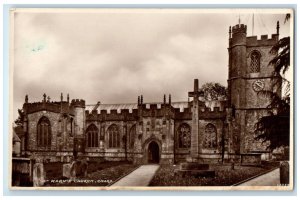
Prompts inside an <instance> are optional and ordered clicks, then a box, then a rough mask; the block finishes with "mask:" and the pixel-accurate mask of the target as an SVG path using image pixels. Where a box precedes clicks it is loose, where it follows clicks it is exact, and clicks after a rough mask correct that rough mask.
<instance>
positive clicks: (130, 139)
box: [128, 125, 136, 149]
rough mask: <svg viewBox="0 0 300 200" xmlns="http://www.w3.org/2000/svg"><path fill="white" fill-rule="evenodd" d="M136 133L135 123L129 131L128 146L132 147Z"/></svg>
mask: <svg viewBox="0 0 300 200" xmlns="http://www.w3.org/2000/svg"><path fill="white" fill-rule="evenodd" d="M135 135H136V125H133V126H132V127H131V129H130V131H129V142H128V143H129V147H130V148H131V149H132V148H133V147H134V139H135Z"/></svg>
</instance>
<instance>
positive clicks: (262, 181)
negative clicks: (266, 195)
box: [238, 168, 280, 186]
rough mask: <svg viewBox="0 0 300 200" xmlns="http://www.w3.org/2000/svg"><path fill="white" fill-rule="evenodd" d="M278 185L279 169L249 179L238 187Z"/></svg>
mask: <svg viewBox="0 0 300 200" xmlns="http://www.w3.org/2000/svg"><path fill="white" fill-rule="evenodd" d="M279 184H280V174H279V168H278V169H275V170H273V171H271V172H269V173H267V174H264V175H261V176H259V177H256V178H254V179H251V180H249V181H247V182H245V183H242V184H240V185H238V186H277V185H279Z"/></svg>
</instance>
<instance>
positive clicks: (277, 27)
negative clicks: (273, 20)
mask: <svg viewBox="0 0 300 200" xmlns="http://www.w3.org/2000/svg"><path fill="white" fill-rule="evenodd" d="M279 28H280V26H279V21H277V26H276V30H277V32H276V33H277V35H279Z"/></svg>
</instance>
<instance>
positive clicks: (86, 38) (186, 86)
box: [13, 9, 290, 119]
mask: <svg viewBox="0 0 300 200" xmlns="http://www.w3.org/2000/svg"><path fill="white" fill-rule="evenodd" d="M274 12H277V11H274ZM274 12H271V13H270V12H268V13H262V12H261V11H258V10H252V11H247V12H246V11H245V10H230V11H228V10H227V11H226V12H225V11H218V10H214V11H210V12H204V11H203V10H196V9H195V10H193V11H192V12H190V11H189V12H186V11H185V10H171V11H170V10H165V9H159V10H144V11H143V10H130V11H129V10H125V11H124V10H104V11H103V10H100V11H99V10H96V11H95V10H81V11H66V10H60V11H57V10H56V11H54V12H53V11H49V10H46V11H45V10H40V11H32V12H28V11H19V12H16V13H15V14H14V26H13V27H14V34H13V36H14V50H13V56H14V57H13V61H14V63H13V112H14V114H13V118H14V119H16V118H17V109H19V108H22V105H23V103H24V99H25V95H26V94H28V96H29V102H38V101H41V100H42V99H43V96H42V95H43V94H44V93H46V94H47V96H50V98H51V101H59V100H60V94H61V93H63V94H64V98H65V99H66V96H67V93H69V95H70V99H84V100H85V101H86V104H96V103H97V102H98V101H100V102H101V103H104V104H105V103H135V102H137V97H138V96H139V95H143V97H144V102H162V101H163V95H164V94H167V95H168V94H171V95H172V101H187V99H188V91H191V90H193V80H194V79H195V78H198V79H199V85H200V86H201V85H202V84H204V83H207V82H218V83H221V84H222V85H224V86H227V75H228V68H227V66H228V52H227V47H228V30H229V26H234V25H236V24H237V23H238V22H239V19H240V22H241V23H244V24H247V25H248V33H247V35H248V36H251V35H252V28H251V27H252V16H253V13H254V35H258V38H260V35H262V34H268V35H269V37H270V35H271V34H274V33H276V21H277V20H279V21H280V24H281V28H280V37H284V36H287V35H289V32H290V24H289V23H290V22H288V23H285V24H284V18H285V13H284V12H282V13H281V14H274Z"/></svg>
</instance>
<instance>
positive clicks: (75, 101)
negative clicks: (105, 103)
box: [71, 99, 85, 108]
mask: <svg viewBox="0 0 300 200" xmlns="http://www.w3.org/2000/svg"><path fill="white" fill-rule="evenodd" d="M71 106H73V107H80V108H85V100H83V99H73V100H72V101H71Z"/></svg>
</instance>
